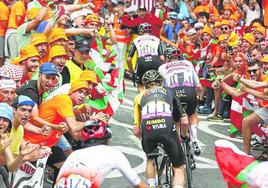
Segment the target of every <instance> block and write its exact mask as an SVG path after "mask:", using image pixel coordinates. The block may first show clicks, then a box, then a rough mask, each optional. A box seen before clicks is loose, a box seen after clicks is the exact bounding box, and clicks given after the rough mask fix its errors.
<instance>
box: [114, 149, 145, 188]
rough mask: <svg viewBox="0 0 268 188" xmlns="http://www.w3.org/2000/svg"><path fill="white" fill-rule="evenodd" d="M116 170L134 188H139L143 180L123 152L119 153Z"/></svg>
mask: <svg viewBox="0 0 268 188" xmlns="http://www.w3.org/2000/svg"><path fill="white" fill-rule="evenodd" d="M116 169H117V170H119V171H120V172H121V173H122V174H123V176H124V177H125V178H126V179H127V180H128V182H129V183H130V184H131V185H132V186H133V187H139V185H140V184H141V179H140V178H139V176H138V174H137V173H136V172H135V171H134V170H133V169H132V168H131V166H130V164H129V162H128V160H127V158H126V157H125V156H124V154H122V153H121V152H119V151H117V156H116Z"/></svg>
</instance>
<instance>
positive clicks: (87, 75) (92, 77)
mask: <svg viewBox="0 0 268 188" xmlns="http://www.w3.org/2000/svg"><path fill="white" fill-rule="evenodd" d="M79 80H84V81H91V82H92V83H94V84H97V83H98V82H97V75H96V73H95V72H94V71H93V70H84V71H83V72H82V73H81V75H80V78H79Z"/></svg>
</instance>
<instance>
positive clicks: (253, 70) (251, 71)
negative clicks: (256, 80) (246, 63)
mask: <svg viewBox="0 0 268 188" xmlns="http://www.w3.org/2000/svg"><path fill="white" fill-rule="evenodd" d="M258 70H259V69H252V70H248V73H249V74H251V73H253V74H255V73H256V72H257V71H258Z"/></svg>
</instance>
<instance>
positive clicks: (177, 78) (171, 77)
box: [158, 60, 200, 88]
mask: <svg viewBox="0 0 268 188" xmlns="http://www.w3.org/2000/svg"><path fill="white" fill-rule="evenodd" d="M158 71H159V73H160V74H161V75H162V76H163V77H164V79H165V86H167V87H169V88H175V87H181V86H186V87H196V86H198V85H200V81H199V78H198V75H197V74H196V72H195V70H194V67H193V65H192V63H191V62H190V61H187V60H180V61H178V60H175V61H172V62H169V63H166V64H164V65H161V66H160V67H159V69H158Z"/></svg>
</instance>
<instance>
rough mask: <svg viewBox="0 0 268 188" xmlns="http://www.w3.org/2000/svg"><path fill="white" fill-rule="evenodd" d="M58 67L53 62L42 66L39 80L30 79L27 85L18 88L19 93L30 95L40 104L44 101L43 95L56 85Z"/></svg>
mask: <svg viewBox="0 0 268 188" xmlns="http://www.w3.org/2000/svg"><path fill="white" fill-rule="evenodd" d="M58 73H59V71H58V68H57V67H56V65H54V64H53V63H51V62H47V63H44V64H42V65H41V66H40V69H39V75H38V79H37V80H29V81H28V82H27V83H26V84H25V85H23V86H22V87H21V88H20V89H18V90H17V94H18V95H26V96H28V97H30V98H31V99H32V100H33V101H34V102H35V103H36V104H37V105H38V106H39V105H40V104H41V102H42V95H43V93H44V92H48V91H49V90H51V89H52V88H53V87H54V86H55V81H56V79H57V76H58Z"/></svg>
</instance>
